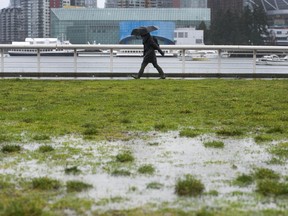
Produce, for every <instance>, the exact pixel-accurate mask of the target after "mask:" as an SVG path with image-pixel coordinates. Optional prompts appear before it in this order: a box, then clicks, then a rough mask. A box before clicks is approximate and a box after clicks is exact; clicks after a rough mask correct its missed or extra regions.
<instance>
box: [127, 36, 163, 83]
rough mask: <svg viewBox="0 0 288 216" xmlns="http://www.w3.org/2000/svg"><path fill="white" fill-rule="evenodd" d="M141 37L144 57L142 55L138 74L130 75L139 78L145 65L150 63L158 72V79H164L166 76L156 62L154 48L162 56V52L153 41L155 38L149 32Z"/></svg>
mask: <svg viewBox="0 0 288 216" xmlns="http://www.w3.org/2000/svg"><path fill="white" fill-rule="evenodd" d="M141 38H142V42H143V45H144V57H143V61H142V64H141V68H140V70H139V72H138V74H137V75H132V77H133V78H134V79H140V78H141V76H142V75H143V73H144V69H145V67H146V66H147V65H148V64H149V63H152V64H153V66H154V67H155V68H156V69H157V71H158V73H159V74H160V79H165V78H166V77H165V74H164V72H163V70H162V68H161V67H160V66H159V65H158V63H157V58H156V54H155V50H158V52H159V53H160V54H161V55H162V56H164V52H163V51H162V50H161V49H160V47H159V45H158V43H157V41H156V42H155V39H153V37H152V36H151V35H150V33H147V34H144V35H141ZM156 40H157V39H156Z"/></svg>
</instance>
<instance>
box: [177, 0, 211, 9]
mask: <svg viewBox="0 0 288 216" xmlns="http://www.w3.org/2000/svg"><path fill="white" fill-rule="evenodd" d="M180 7H181V8H207V0H180Z"/></svg>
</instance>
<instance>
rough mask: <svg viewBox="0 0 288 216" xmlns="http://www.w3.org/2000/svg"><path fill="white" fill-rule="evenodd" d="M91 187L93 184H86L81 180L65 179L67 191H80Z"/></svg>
mask: <svg viewBox="0 0 288 216" xmlns="http://www.w3.org/2000/svg"><path fill="white" fill-rule="evenodd" d="M92 187H93V186H92V185H91V184H87V183H84V182H81V181H67V182H66V188H67V192H81V191H84V190H88V189H90V188H92Z"/></svg>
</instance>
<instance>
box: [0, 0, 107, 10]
mask: <svg viewBox="0 0 288 216" xmlns="http://www.w3.org/2000/svg"><path fill="white" fill-rule="evenodd" d="M97 2H98V7H101V8H103V7H104V3H105V0H98V1H97ZM9 3H10V0H0V9H2V8H5V7H8V5H9Z"/></svg>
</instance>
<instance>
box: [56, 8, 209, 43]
mask: <svg viewBox="0 0 288 216" xmlns="http://www.w3.org/2000/svg"><path fill="white" fill-rule="evenodd" d="M132 21H133V22H137V21H149V25H150V24H151V25H155V23H156V25H157V24H159V22H167V23H166V24H167V26H169V25H171V23H172V25H171V26H173V27H170V30H169V31H170V32H171V28H175V29H176V28H187V27H197V26H199V24H200V23H201V22H202V21H204V22H205V24H206V26H208V27H209V26H210V9H207V8H177V9H174V8H165V9H164V8H149V9H144V8H136V9H129V8H117V9H116V8H106V9H93V8H88V9H87V8H77V9H65V8H59V9H58V8H55V9H51V37H57V38H59V39H65V40H69V41H70V42H71V43H73V44H87V43H97V44H98V43H100V44H118V43H120V41H121V37H123V34H122V33H123V31H124V30H123V28H124V27H123V22H132ZM121 23H122V32H121V25H120V24H121ZM174 26H175V27H174ZM133 27H134V26H133ZM131 28H132V26H131ZM161 28H164V30H165V31H166V33H167V32H168V30H167V29H165V23H164V24H163V25H162V24H161ZM173 30H174V29H173ZM173 30H172V31H173ZM125 31H127V32H129V31H130V32H131V31H132V29H131V30H129V29H126V30H125ZM159 32H161V31H159ZM155 33H156V32H155ZM162 33H163V32H162ZM121 34H122V35H121ZM165 37H167V39H169V40H171V38H168V36H165ZM127 43H128V42H127Z"/></svg>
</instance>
